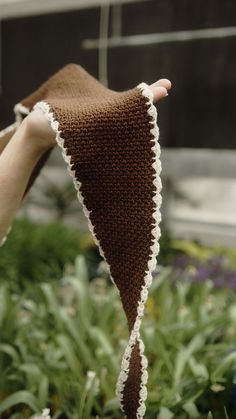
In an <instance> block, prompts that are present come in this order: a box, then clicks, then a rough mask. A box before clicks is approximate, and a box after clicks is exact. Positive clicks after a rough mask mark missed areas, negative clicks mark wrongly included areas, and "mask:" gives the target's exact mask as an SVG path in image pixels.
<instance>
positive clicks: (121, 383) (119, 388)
mask: <svg viewBox="0 0 236 419" xmlns="http://www.w3.org/2000/svg"><path fill="white" fill-rule="evenodd" d="M137 88H138V89H140V91H141V93H142V95H143V96H144V97H145V98H146V99H147V101H146V105H147V113H148V115H149V116H151V120H150V121H149V123H150V124H151V125H153V126H152V127H150V133H151V134H152V136H153V138H152V140H151V141H152V142H153V143H154V145H153V147H152V150H153V151H154V154H155V157H154V162H153V164H152V167H153V168H154V172H155V173H154V178H153V185H154V188H155V189H154V190H155V196H154V197H153V201H154V202H155V208H154V212H153V219H154V224H153V225H154V228H153V229H152V235H153V239H152V242H153V244H152V245H151V248H150V250H151V254H150V259H149V261H148V270H147V271H146V275H145V277H144V285H143V286H142V290H141V294H140V300H139V303H138V308H137V317H136V320H135V323H134V327H133V330H132V332H131V334H130V338H129V342H128V345H127V347H126V349H125V352H124V355H123V358H122V362H121V371H120V374H119V377H118V381H117V384H116V395H117V397H118V399H119V402H120V406H121V409H122V411H123V412H124V404H123V395H124V388H125V383H126V381H127V379H128V374H129V363H130V359H131V354H132V350H133V347H134V345H135V343H136V342H138V343H139V351H140V356H141V366H142V367H141V384H140V391H139V396H140V398H139V407H138V409H137V414H136V418H137V419H142V418H143V417H144V414H145V411H146V406H145V400H146V398H147V387H146V384H147V380H148V372H147V366H148V361H147V358H146V356H145V355H144V348H145V347H144V343H143V341H142V340H141V338H140V327H141V321H142V317H143V315H144V306H145V303H146V301H147V298H148V289H149V287H150V286H151V284H152V272H153V271H154V269H155V268H156V264H157V261H156V257H157V255H158V253H159V242H158V241H159V239H160V236H161V231H160V228H159V226H158V224H159V223H160V221H161V213H160V206H161V202H162V198H161V195H160V192H161V188H162V184H161V178H160V173H161V161H160V145H159V143H158V139H159V128H158V126H157V110H156V108H155V106H154V104H153V93H152V91H151V89H150V88H149V86H148V85H147V84H146V83H140V84H139V85H138V86H137Z"/></svg>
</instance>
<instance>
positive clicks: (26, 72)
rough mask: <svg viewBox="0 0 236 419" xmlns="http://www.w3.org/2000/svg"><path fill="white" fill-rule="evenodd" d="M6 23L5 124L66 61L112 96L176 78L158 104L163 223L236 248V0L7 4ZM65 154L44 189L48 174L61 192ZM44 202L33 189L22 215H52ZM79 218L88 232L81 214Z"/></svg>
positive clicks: (55, 159)
mask: <svg viewBox="0 0 236 419" xmlns="http://www.w3.org/2000/svg"><path fill="white" fill-rule="evenodd" d="M0 19H1V22H0V25H1V26H0V42H1V56H0V114H1V120H0V128H4V127H5V126H7V125H8V124H10V123H11V122H12V121H13V113H12V106H13V104H15V103H17V102H18V101H20V100H21V99H22V98H23V97H25V96H26V95H28V94H29V93H30V92H31V91H33V90H34V89H36V88H37V87H38V86H39V85H40V84H41V83H42V82H43V81H45V80H46V79H47V78H48V77H49V76H50V75H51V74H53V73H54V72H55V71H56V70H58V69H59V68H60V67H62V66H63V65H65V64H66V63H69V62H74V63H78V64H81V65H82V66H84V67H85V68H86V69H87V71H89V72H90V73H91V74H93V75H94V76H95V77H97V78H99V80H100V81H101V82H102V83H103V84H106V85H107V86H108V87H110V88H111V89H113V90H125V89H128V88H130V87H133V86H135V85H137V84H138V83H139V82H140V81H146V82H147V83H152V82H154V81H155V80H157V79H158V78H162V77H166V78H169V79H170V80H171V81H172V84H173V88H172V91H171V93H170V95H169V97H168V99H167V100H164V101H162V102H161V103H160V104H158V107H157V108H158V123H159V127H160V143H161V145H162V147H163V148H162V164H163V172H162V178H163V183H164V205H163V207H162V213H163V218H164V221H165V223H166V225H167V226H168V228H169V229H170V230H171V232H172V233H173V234H174V235H175V236H177V237H185V238H191V239H192V238H197V239H199V240H201V241H203V242H207V243H208V244H209V243H217V242H218V243H219V242H224V243H225V244H226V245H233V244H234V238H235V234H236V219H235V211H236V182H235V140H236V138H235V132H236V118H235V106H234V102H235V100H234V94H235V84H236V77H235V72H236V54H235V48H236V28H235V23H236V4H235V1H233V0H225V1H224V2H222V1H220V0H207V1H206V0H204V1H201V0H199V1H198V2H195V1H187V0H186V1H184V0H175V1H173V0H165V1H164V0H143V1H141V0H140V1H132V0H123V1H110V2H108V1H103V2H100V1H95V0H87V1H85V0H84V1H82V0H81V1H74V0H67V1H63V0H60V1H59V0H58V1H56V0H41V1H40V2H38V1H34V0H1V1H0ZM59 154H60V152H58V151H57V152H55V153H54V155H53V156H52V158H51V160H50V161H49V164H48V165H47V167H46V168H45V170H44V172H43V173H44V175H45V177H44V179H43V176H42V178H41V179H40V180H39V181H38V182H37V185H39V186H40V189H42V188H41V186H42V182H43V185H46V178H49V180H50V181H51V180H52V181H53V182H54V183H55V185H54V186H55V188H56V189H57V188H58V185H59V184H61V182H59V181H58V176H60V177H61V179H64V180H65V183H66V182H67V180H68V178H66V177H65V176H64V174H63V171H65V168H64V165H63V163H62V161H61V159H60V155H59ZM46 186H47V185H46ZM52 187H53V185H51V188H52ZM51 192H52V189H51ZM35 194H36V195H35ZM49 198H50V197H47V204H49V202H48V201H49ZM71 198H72V196H69V198H68V199H69V201H71ZM35 200H36V201H37V203H38V204H37V205H36V203H34V204H33V205H31V204H30V202H29V201H35ZM68 204H69V202H68ZM42 205H43V200H42V197H39V196H38V191H37V187H36V188H35V190H34V191H33V193H32V194H31V195H30V196H29V200H28V203H27V204H26V205H25V207H24V208H23V210H22V211H23V212H24V214H25V211H26V212H27V213H28V214H29V215H30V216H32V217H36V218H37V219H39V218H40V219H41V218H42V219H44V218H46V219H47V217H48V216H53V214H52V211H49V213H48V212H47V211H46V206H47V205H46V204H45V205H44V209H43V208H42ZM73 217H74V218H75V220H76V222H77V221H78V217H79V223H80V224H81V228H83V229H86V221H85V223H84V222H83V215H81V214H80V215H79V214H78V213H77V214H74V215H73ZM73 217H72V216H70V217H69V218H68V217H66V221H68V222H70V221H71V222H72V221H73V220H72V218H73Z"/></svg>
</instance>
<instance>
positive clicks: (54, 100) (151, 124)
mask: <svg viewBox="0 0 236 419" xmlns="http://www.w3.org/2000/svg"><path fill="white" fill-rule="evenodd" d="M36 108H39V109H41V110H42V111H43V112H44V114H45V116H46V118H47V119H48V120H49V122H50V124H51V127H52V129H53V131H54V132H55V139H56V142H57V144H58V146H59V147H60V149H61V152H62V156H63V158H64V160H65V163H66V165H67V168H68V171H69V173H70V175H71V177H72V179H73V183H74V186H75V189H76V191H77V195H78V199H79V201H80V202H81V204H82V207H83V211H84V214H85V215H86V217H87V220H88V226H89V229H90V231H91V233H92V235H93V238H94V240H95V243H96V244H97V246H98V248H99V251H100V254H101V256H102V257H103V258H104V260H105V262H106V264H107V267H108V270H109V273H110V277H111V280H112V282H113V283H114V284H115V285H116V286H117V288H118V290H119V294H120V298H121V301H122V305H123V308H124V311H125V314H126V317H127V323H128V329H129V340H128V344H127V347H126V349H125V352H124V355H123V359H122V363H121V371H120V374H119V377H118V381H117V385H116V395H117V397H118V399H119V403H120V406H121V409H122V411H123V413H124V415H125V417H127V418H128V419H136V418H139V419H140V418H143V417H144V414H145V409H146V408H145V400H146V397H147V389H146V384H147V378H148V374H147V359H146V357H145V355H144V344H143V341H142V339H141V336H140V326H141V321H142V317H143V314H144V305H145V302H146V300H147V297H148V289H149V287H150V285H151V283H152V271H153V270H154V269H155V267H156V257H157V254H158V252H159V244H158V239H159V237H160V229H159V227H158V225H159V223H160V220H161V216H160V210H159V209H160V204H161V196H160V190H161V180H160V171H161V163H160V160H159V157H160V146H159V143H158V137H159V130H158V127H157V123H156V119H157V112H156V108H155V106H154V105H153V94H152V91H151V90H150V88H149V87H148V85H147V84H146V83H141V84H139V85H138V86H136V87H135V88H133V89H131V90H127V91H124V92H115V91H112V90H109V89H107V88H106V87H104V86H103V85H101V84H100V83H99V82H98V81H97V80H96V79H95V78H94V77H92V76H91V75H90V74H88V73H87V71H85V70H84V69H83V68H82V67H81V66H79V65H76V64H68V65H66V66H65V67H63V68H62V69H61V70H59V71H58V72H57V73H55V74H54V75H53V76H52V77H50V78H49V79H48V80H47V81H46V82H45V83H43V84H42V85H41V86H40V87H39V88H38V89H37V90H36V91H35V92H34V93H32V94H30V95H29V96H27V97H26V98H25V99H23V100H22V101H21V102H20V103H18V104H17V105H15V107H14V111H15V114H16V122H15V123H14V124H13V125H11V126H9V127H8V128H6V129H5V130H3V131H2V132H1V133H0V151H1V145H2V147H3V145H5V144H6V143H7V141H8V140H9V138H10V137H11V135H12V134H13V133H14V131H15V130H16V128H17V127H18V126H19V124H20V123H21V121H22V119H23V118H24V117H25V116H26V115H27V114H28V113H29V112H30V111H31V110H32V109H36ZM50 152H51V149H50V150H49V151H48V152H45V153H44V155H43V156H42V157H41V159H40V160H39V162H38V164H37V166H36V167H35V169H34V171H33V173H32V176H31V178H30V180H29V184H28V186H27V189H26V191H25V193H27V191H28V190H29V188H30V187H31V185H32V184H33V182H34V180H35V178H36V177H37V175H38V174H39V172H40V170H41V168H42V167H43V165H44V163H45V162H46V160H47V158H48V156H49V154H50ZM5 240H6V238H5V239H4V240H3V242H4V241H5ZM3 242H2V244H3Z"/></svg>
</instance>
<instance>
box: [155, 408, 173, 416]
mask: <svg viewBox="0 0 236 419" xmlns="http://www.w3.org/2000/svg"><path fill="white" fill-rule="evenodd" d="M173 417H174V414H173V413H172V412H171V411H170V410H169V409H167V407H161V409H160V413H159V415H158V416H157V419H171V418H173Z"/></svg>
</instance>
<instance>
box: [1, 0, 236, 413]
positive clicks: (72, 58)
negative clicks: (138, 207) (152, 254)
mask: <svg viewBox="0 0 236 419" xmlns="http://www.w3.org/2000/svg"><path fill="white" fill-rule="evenodd" d="M71 62H73V63H77V64H80V65H82V66H83V67H84V68H85V69H86V70H87V71H88V72H90V73H91V74H92V75H93V76H95V77H96V78H98V79H99V80H100V81H101V83H103V84H104V85H106V86H107V87H109V88H111V89H112V90H118V91H122V90H126V89H129V88H131V87H134V86H136V85H137V84H139V83H140V82H141V81H145V82H146V83H153V82H154V81H156V80H157V79H159V78H168V79H170V80H171V82H172V89H171V91H170V93H169V96H168V97H167V98H165V99H164V100H163V101H161V102H160V103H158V104H157V111H158V125H159V128H160V143H161V149H162V154H161V161H162V183H163V204H162V208H161V212H162V226H161V231H162V237H161V240H160V254H159V255H158V264H157V269H156V270H155V272H154V274H153V277H154V280H153V286H152V287H151V290H150V296H149V299H148V303H147V306H146V309H145V316H144V319H143V328H142V336H143V339H144V342H145V346H146V354H147V358H148V360H149V382H148V401H147V412H146V416H145V417H146V418H147V419H172V418H178V419H196V418H201V419H235V418H236V384H235V383H236V350H235V341H236V294H235V290H236V247H235V237H236V116H235V91H236V2H235V0H224V1H223V0H198V1H195V0H113V1H111V0H110V1H108V0H103V1H98V0H40V1H39V0H0V130H1V129H3V128H5V127H6V126H8V125H9V124H11V123H12V122H13V121H14V115H13V106H14V104H15V103H17V102H19V101H20V100H21V99H22V98H24V97H25V96H27V95H28V94H29V93H31V92H32V91H34V90H35V89H37V88H38V86H39V85H40V84H41V83H42V82H44V81H45V80H46V79H47V78H48V77H49V76H51V75H52V74H53V73H54V72H55V71H57V70H59V69H60V68H61V67H62V66H64V65H65V64H67V63H71ZM137 263H138V261H137ZM128 280H131V279H130V278H127V281H128ZM127 339H128V329H127V324H126V319H125V316H124V312H123V310H122V305H121V301H120V298H119V295H118V293H117V290H116V288H115V287H114V286H113V284H112V283H111V281H110V280H109V275H108V271H107V267H106V265H105V263H104V261H103V260H102V258H101V257H100V255H99V253H98V249H97V247H96V246H95V244H94V242H93V239H92V237H91V235H90V233H89V231H88V227H87V221H86V219H85V217H84V215H83V212H82V209H81V207H80V204H79V202H78V200H77V197H76V193H75V190H74V187H73V184H72V182H71V178H70V176H69V174H68V172H67V170H66V168H65V164H64V161H63V160H62V156H61V153H60V151H59V150H54V151H53V153H52V155H51V156H50V159H49V160H48V162H47V164H46V166H45V167H44V169H43V170H42V172H41V175H40V177H39V178H38V179H37V181H36V183H35V185H34V187H33V188H32V190H31V191H30V193H29V195H28V196H27V199H26V201H25V202H24V204H23V206H22V207H21V209H20V211H19V212H18V214H17V218H16V220H15V222H14V225H13V228H12V231H11V232H10V234H9V236H8V240H7V242H6V244H5V245H4V246H3V247H2V248H1V251H0V417H1V418H3V419H7V418H10V419H22V418H35V414H39V413H40V412H41V411H42V409H43V408H45V407H48V408H50V413H51V416H52V418H53V419H57V418H59V419H91V418H92V417H96V418H98V417H99V418H101V419H105V418H107V419H123V416H122V414H121V411H120V409H119V405H118V402H117V399H116V397H115V383H116V380H117V376H118V373H119V369H120V362H121V357H122V355H123V352H124V349H125V347H126V343H127ZM45 415H46V414H45ZM43 417H45V416H42V417H41V416H40V418H39V419H42V418H43ZM46 417H47V416H46Z"/></svg>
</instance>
